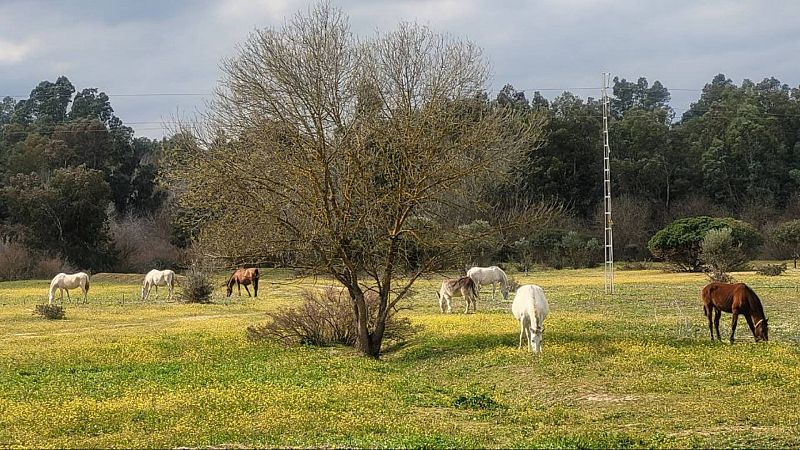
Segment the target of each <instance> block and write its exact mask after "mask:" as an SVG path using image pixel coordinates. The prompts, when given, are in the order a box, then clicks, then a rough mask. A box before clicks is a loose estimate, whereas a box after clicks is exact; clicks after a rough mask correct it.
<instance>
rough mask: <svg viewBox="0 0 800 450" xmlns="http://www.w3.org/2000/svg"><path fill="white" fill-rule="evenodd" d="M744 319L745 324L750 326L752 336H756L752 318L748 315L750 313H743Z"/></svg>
mask: <svg viewBox="0 0 800 450" xmlns="http://www.w3.org/2000/svg"><path fill="white" fill-rule="evenodd" d="M744 320H746V321H747V326H748V327H750V332H751V333H753V338H755V337H756V327H755V326H753V318H752V317H750V314H745V315H744Z"/></svg>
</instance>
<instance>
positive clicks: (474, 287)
mask: <svg viewBox="0 0 800 450" xmlns="http://www.w3.org/2000/svg"><path fill="white" fill-rule="evenodd" d="M469 288H470V290H471V291H472V296H473V297H475V298H476V299H478V298H480V297H479V294H478V286H477V285H476V283H475V281H474V280H473V279H472V278H470V279H469Z"/></svg>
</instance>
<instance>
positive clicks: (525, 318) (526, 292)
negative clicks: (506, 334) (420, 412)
mask: <svg viewBox="0 0 800 450" xmlns="http://www.w3.org/2000/svg"><path fill="white" fill-rule="evenodd" d="M549 312H550V305H548V304H547V298H546V297H545V296H544V289H542V288H540V287H539V286H536V285H535V284H526V285H524V286H520V288H519V289H517V293H516V295H515V296H514V303H513V304H512V305H511V313H512V314H514V317H515V318H516V319H517V320H519V328H520V330H519V348H522V337H523V336H527V338H528V349H529V350H531V351H532V352H534V353H539V352H540V351H542V330H543V328H542V322H544V319H546V318H547V314H548V313H549Z"/></svg>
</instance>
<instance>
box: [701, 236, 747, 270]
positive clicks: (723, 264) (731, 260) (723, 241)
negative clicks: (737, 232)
mask: <svg viewBox="0 0 800 450" xmlns="http://www.w3.org/2000/svg"><path fill="white" fill-rule="evenodd" d="M732 233H733V232H732V230H731V229H730V228H720V229H712V230H708V232H707V233H706V236H705V237H704V238H703V242H702V243H701V244H700V259H701V260H702V261H703V262H704V263H705V264H706V266H708V269H709V270H710V271H711V272H712V273H713V274H715V275H716V277H717V278H720V277H721V276H722V274H724V273H728V272H732V271H735V270H741V269H743V268H744V266H745V265H746V264H747V261H748V259H747V256H746V255H745V254H744V252H743V251H742V244H741V243H738V244H737V243H736V241H735V240H734V239H733V234H732Z"/></svg>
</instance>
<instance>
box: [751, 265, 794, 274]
mask: <svg viewBox="0 0 800 450" xmlns="http://www.w3.org/2000/svg"><path fill="white" fill-rule="evenodd" d="M786 269H787V267H786V263H783V264H765V265H763V266H761V267H759V268H758V269H757V270H756V273H758V274H759V275H765V276H769V277H777V276H778V275H781V274H783V273H784V272H786Z"/></svg>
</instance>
